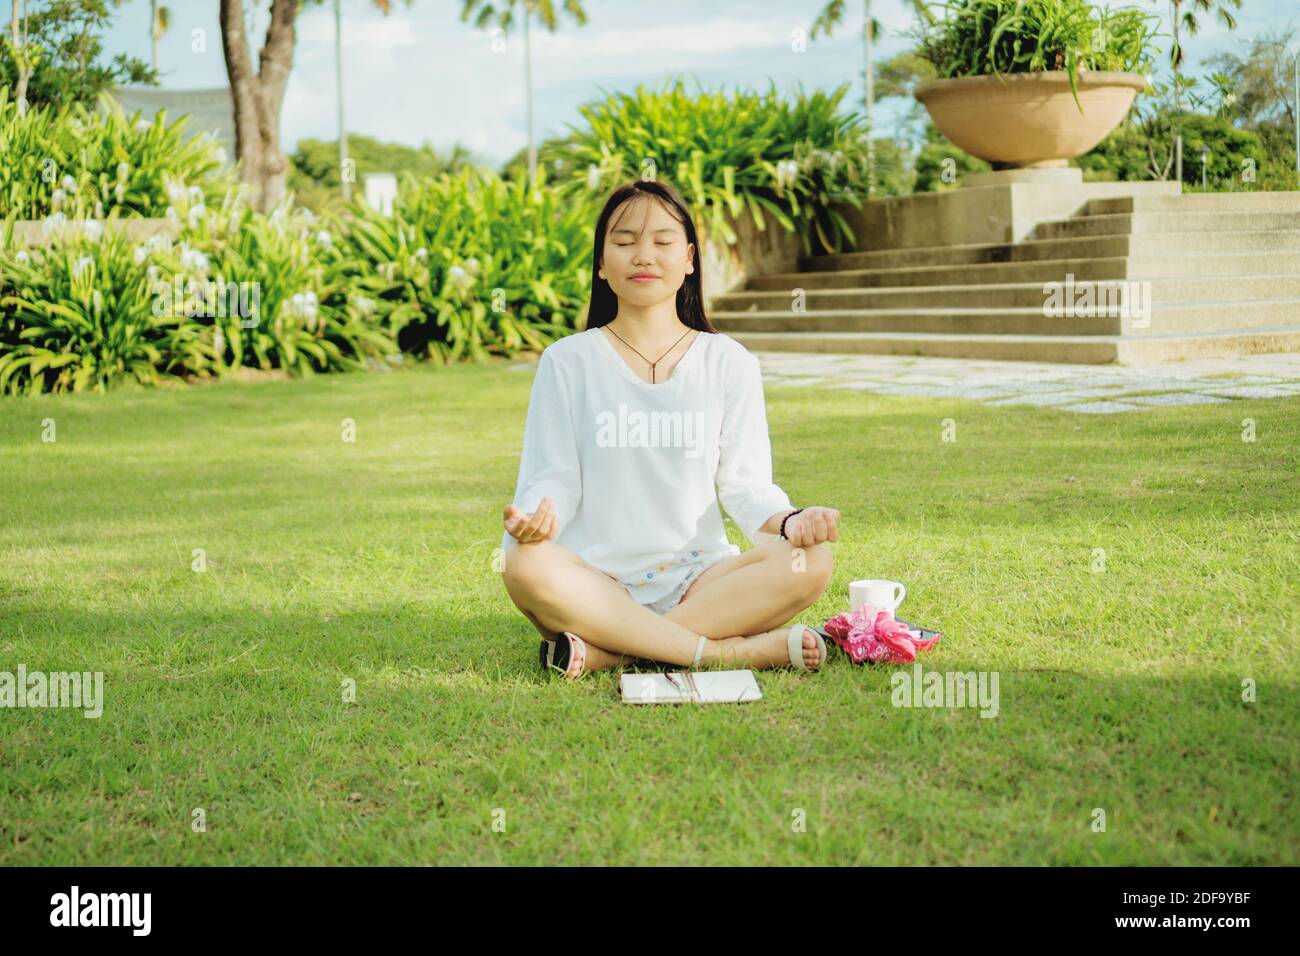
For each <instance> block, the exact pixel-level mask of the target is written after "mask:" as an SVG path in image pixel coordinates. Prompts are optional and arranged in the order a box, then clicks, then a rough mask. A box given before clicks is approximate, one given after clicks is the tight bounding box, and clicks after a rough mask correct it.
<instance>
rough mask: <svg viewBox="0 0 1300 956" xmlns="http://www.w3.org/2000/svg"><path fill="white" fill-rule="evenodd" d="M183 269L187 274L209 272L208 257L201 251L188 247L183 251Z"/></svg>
mask: <svg viewBox="0 0 1300 956" xmlns="http://www.w3.org/2000/svg"><path fill="white" fill-rule="evenodd" d="M181 268H182V269H184V270H185V271H187V272H199V273H203V272H207V271H208V257H207V256H205V255H204V254H203V253H201V252H199V250H197V249H190V248H189V247H188V246H187V247H185V248H184V249H183V250H182V251H181Z"/></svg>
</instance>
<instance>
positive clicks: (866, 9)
mask: <svg viewBox="0 0 1300 956" xmlns="http://www.w3.org/2000/svg"><path fill="white" fill-rule="evenodd" d="M909 2H910V3H911V5H912V9H913V10H915V11H916V15H917V16H918V17H920V18H921V19H922V20H925V21H926V22H928V23H933V22H934V14H932V13H931V12H930V9H929V6H928V4H927V3H926V0H909ZM1238 2H1240V0H1238ZM843 20H844V0H828V2H827V4H826V6H824V7H822V11H821V13H819V14H817V19H816V20H814V21H813V25H812V28H811V29H810V30H809V31H808V38H809V39H810V40H815V39H817V35H818V34H819V33H820V34H823V35H825V36H830V35H831V33H832V32H833V31H834V29H835V27H836V26H838V25H839V24H840V23H842V22H843ZM882 32H883V28H882V27H881V25H880V21H879V20H877V19H876V18H875V17H873V16H872V15H871V0H862V60H863V64H862V104H863V106H864V108H865V111H866V118H867V130H868V131H869V132H868V135H874V133H875V126H874V116H873V113H874V106H875V102H876V94H875V88H876V79H875V68H874V66H873V65H872V60H873V54H874V46H875V44H876V43H877V42H878V41H879V40H880V34H881V33H882ZM871 146H872V144H871V143H868V149H871ZM875 191H876V164H875V153H874V151H872V152H870V153H869V162H868V164H867V195H868V196H870V195H872V194H873V193H874V192H875Z"/></svg>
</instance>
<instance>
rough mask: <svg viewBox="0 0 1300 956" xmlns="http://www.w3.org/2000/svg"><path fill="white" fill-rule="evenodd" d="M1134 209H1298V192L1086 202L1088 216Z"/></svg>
mask: <svg viewBox="0 0 1300 956" xmlns="http://www.w3.org/2000/svg"><path fill="white" fill-rule="evenodd" d="M1133 212H1300V192H1278V193H1271V192H1241V193H1184V194H1183V195H1181V196H1122V197H1117V198H1114V199H1093V200H1090V201H1089V202H1088V206H1087V213H1088V215H1090V216H1103V215H1108V214H1114V213H1133Z"/></svg>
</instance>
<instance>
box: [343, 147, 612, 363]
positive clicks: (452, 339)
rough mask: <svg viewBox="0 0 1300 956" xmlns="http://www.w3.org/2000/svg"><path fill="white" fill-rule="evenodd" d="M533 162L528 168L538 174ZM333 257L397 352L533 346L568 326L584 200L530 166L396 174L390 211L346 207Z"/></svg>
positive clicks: (585, 273) (454, 355) (586, 248)
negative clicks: (508, 172) (516, 173)
mask: <svg viewBox="0 0 1300 956" xmlns="http://www.w3.org/2000/svg"><path fill="white" fill-rule="evenodd" d="M540 172H541V170H540V169H539V173H540ZM352 212H353V214H354V216H355V218H354V219H353V220H352V221H351V222H349V223H348V225H347V227H346V233H345V238H344V239H343V241H342V243H341V245H340V248H339V255H340V256H341V258H342V262H341V263H340V268H341V269H344V270H345V271H346V272H347V273H348V274H349V275H350V276H351V283H352V286H353V287H354V288H355V289H356V290H357V292H358V294H359V295H360V296H362V297H363V298H364V299H365V300H366V302H367V304H368V307H370V308H372V309H373V310H374V315H375V321H377V322H378V323H379V324H380V327H381V328H383V329H384V330H385V331H386V332H387V334H389V335H392V336H394V337H395V338H397V340H398V342H399V344H400V345H401V347H402V351H403V352H408V353H413V354H415V355H416V356H418V357H422V358H423V357H427V358H431V359H433V360H435V361H437V362H443V363H449V362H453V361H455V360H457V359H461V358H470V359H473V360H476V361H477V360H483V359H486V358H488V357H489V356H490V355H494V354H495V355H512V354H514V353H516V352H518V351H520V350H523V349H531V350H541V349H543V348H545V347H546V345H547V344H549V343H550V342H552V341H554V339H556V338H558V337H561V336H564V335H567V334H569V333H570V332H573V331H575V330H576V328H577V325H578V319H579V316H580V314H581V312H582V310H583V308H584V307H585V304H586V302H587V299H588V296H589V294H590V279H591V277H590V272H589V270H590V261H589V259H590V251H591V246H592V230H593V228H594V224H595V219H596V210H595V209H594V208H593V207H592V205H591V203H590V202H588V201H586V200H585V199H584V197H583V196H581V195H562V194H561V193H560V192H559V191H558V190H556V189H555V188H553V187H551V186H549V185H547V184H546V182H545V177H544V176H539V181H538V186H537V188H536V189H530V188H529V187H528V184H527V182H526V181H525V180H523V179H518V180H515V181H513V182H507V181H505V180H503V179H501V178H500V177H499V176H497V175H496V174H495V173H493V172H491V171H488V170H483V169H478V168H466V169H462V170H460V171H458V172H456V173H454V174H444V175H442V176H438V177H434V178H417V177H414V176H407V177H405V178H404V179H403V181H402V184H401V187H400V189H399V191H398V197H397V201H396V203H395V204H394V208H393V214H392V216H385V215H382V214H381V213H379V212H376V211H374V210H372V209H370V208H369V207H368V206H366V205H364V204H362V203H356V204H355V206H354V208H353V210H352Z"/></svg>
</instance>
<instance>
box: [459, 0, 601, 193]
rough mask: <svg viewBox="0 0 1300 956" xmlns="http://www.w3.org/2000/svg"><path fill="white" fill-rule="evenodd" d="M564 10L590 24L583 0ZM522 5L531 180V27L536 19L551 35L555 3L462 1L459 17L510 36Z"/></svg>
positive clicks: (532, 173) (567, 3)
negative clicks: (516, 13)
mask: <svg viewBox="0 0 1300 956" xmlns="http://www.w3.org/2000/svg"><path fill="white" fill-rule="evenodd" d="M563 4H564V10H565V12H567V13H568V14H569V16H571V17H573V20H574V22H575V23H577V24H578V26H583V25H584V24H585V23H586V22H587V11H586V10H584V9H583V8H582V0H563ZM516 5H518V6H522V7H523V11H524V15H523V24H524V101H525V103H526V104H527V112H528V146H527V149H528V178H529V181H532V180H534V179H535V178H536V176H537V143H536V140H535V139H534V133H533V53H532V38H531V34H530V32H529V25H530V23H531V21H532V19H533V17H536V18H537V19H538V20H539V21H540V22H541V24H542V26H544V27H546V29H547V30H548V31H550V32H551V33H554V32H555V28H556V26H557V25H558V23H559V19H558V17H557V16H556V12H555V7H556V4H555V0H498V2H496V3H491V2H489V0H461V11H460V18H461V20H463V21H466V22H468V21H469V19H470V17H473V18H474V25H475V26H476V27H478V29H480V30H483V29H486V28H487V27H489V26H494V25H495V26H496V28H497V29H499V30H501V32H502V33H503V34H504V33H509V32H510V27H511V25H512V24H513V23H514V20H515V7H516Z"/></svg>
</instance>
